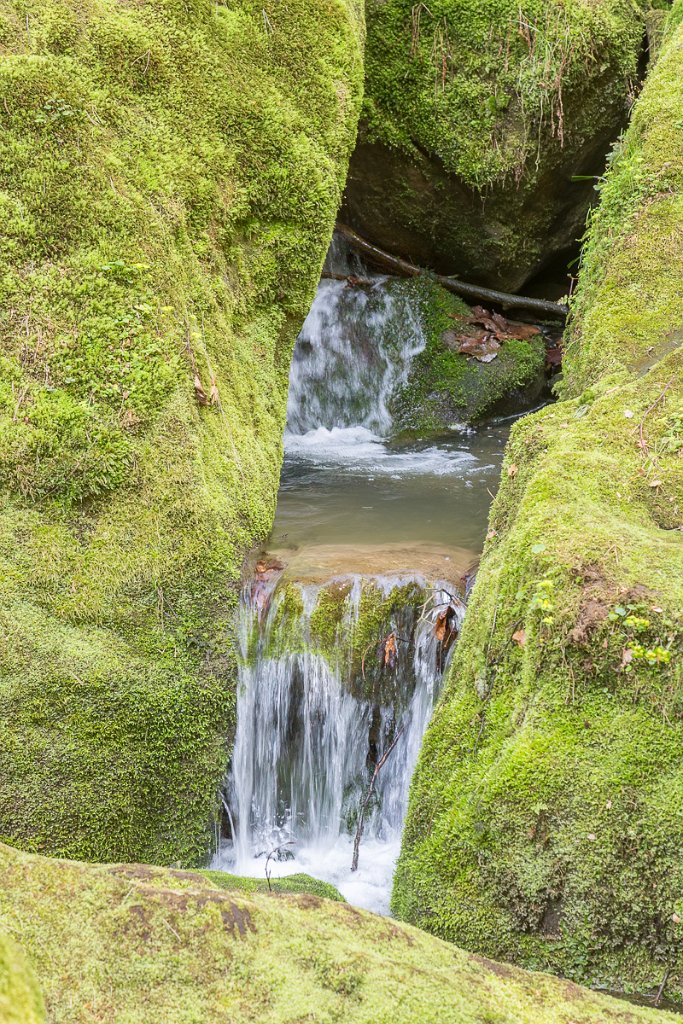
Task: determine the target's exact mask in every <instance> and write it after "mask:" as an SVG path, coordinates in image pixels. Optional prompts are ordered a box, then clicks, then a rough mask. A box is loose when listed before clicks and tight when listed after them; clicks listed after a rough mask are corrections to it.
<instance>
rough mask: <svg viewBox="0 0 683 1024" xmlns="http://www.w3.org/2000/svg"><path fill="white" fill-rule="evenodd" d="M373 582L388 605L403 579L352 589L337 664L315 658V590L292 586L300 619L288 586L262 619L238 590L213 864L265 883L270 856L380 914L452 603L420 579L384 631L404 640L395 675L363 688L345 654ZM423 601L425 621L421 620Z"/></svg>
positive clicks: (250, 595) (270, 600) (257, 599)
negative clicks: (235, 688)
mask: <svg viewBox="0 0 683 1024" xmlns="http://www.w3.org/2000/svg"><path fill="white" fill-rule="evenodd" d="M368 585H370V586H373V587H375V588H381V590H382V591H383V592H384V594H385V595H387V596H390V595H391V593H392V590H393V589H394V588H398V587H405V586H406V579H405V578H402V579H390V578H387V579H374V580H372V581H368V580H367V579H366V580H362V579H361V578H356V579H354V581H353V583H352V585H351V586H350V589H349V591H348V594H347V595H346V596H345V597H344V598H343V605H344V606H343V616H342V619H341V622H340V625H339V627H338V634H337V635H338V638H339V641H340V643H339V646H338V649H337V653H336V655H335V657H334V659H330V658H329V657H325V656H324V655H323V654H322V653H320V652H319V651H317V650H315V645H314V644H313V643H312V642H311V639H310V632H311V616H312V615H313V613H314V611H315V608H316V605H317V601H318V597H319V594H320V591H321V588H320V587H318V586H313V585H306V586H301V587H300V592H301V597H302V599H303V610H302V611H297V613H296V615H293V613H292V612H287V610H286V609H283V601H284V599H285V596H286V595H287V593H288V591H287V589H286V588H284V589H281V590H278V589H277V588H275V590H274V593H273V594H271V595H268V596H267V598H266V601H265V604H266V608H267V610H266V611H265V613H264V612H263V607H264V595H263V592H262V590H261V589H259V590H258V591H257V593H256V594H254V592H253V591H252V590H251V589H250V588H247V590H246V591H245V594H244V599H243V601H242V616H241V641H242V659H241V668H240V687H239V695H238V707H237V720H238V726H237V735H236V739H235V748H234V754H233V760H232V769H231V774H230V780H229V786H228V801H229V808H230V820H231V823H232V827H233V830H234V835H233V842H232V844H231V845H229V846H227V847H226V848H225V849H224V850H223V851H222V853H221V854H220V855H219V858H218V865H217V866H221V867H228V868H229V870H231V871H235V872H237V873H239V874H248V875H260V876H261V877H263V874H264V870H265V859H266V857H267V856H268V854H272V853H273V852H274V851H276V856H277V857H282V856H283V855H286V856H287V857H291V858H292V859H287V860H278V861H277V862H276V864H275V870H274V872H273V873H274V874H288V873H291V872H292V871H302V870H303V871H308V872H309V873H311V874H313V875H315V876H317V877H320V878H323V879H325V880H327V881H331V882H333V883H334V884H336V885H337V886H338V887H339V888H340V890H341V892H342V893H343V894H344V895H346V896H347V897H348V898H349V899H351V900H352V901H353V902H356V903H358V904H359V905H363V906H367V907H369V908H370V909H374V910H379V911H383V912H386V910H387V909H388V899H389V887H390V881H391V875H392V872H393V866H394V862H395V858H396V856H397V855H398V847H399V840H400V834H401V829H402V826H403V820H404V817H405V813H406V810H407V803H408V787H409V782H410V778H411V775H412V771H413V768H414V766H415V763H416V761H417V756H418V751H419V747H420V743H421V741H422V737H423V735H424V731H425V729H426V727H427V723H428V721H429V717H430V715H431V712H432V708H433V705H434V701H435V699H436V696H437V692H438V689H439V685H440V679H441V669H442V668H443V665H442V659H441V657H440V654H439V643H438V640H437V639H436V636H435V630H434V623H435V619H436V615H437V614H438V612H439V610H442V609H443V608H444V607H447V606H448V604H449V603H450V601H451V597H450V595H448V594H447V593H446V592H445V591H442V590H440V589H439V588H436V590H435V589H434V588H429V587H427V585H426V584H425V582H424V581H420V586H419V589H418V588H416V599H415V602H414V604H413V605H412V606H411V605H407V606H406V607H405V608H402V609H401V611H400V612H397V613H396V614H395V615H394V616H392V621H391V622H387V623H385V626H386V628H387V629H388V630H389V629H392V628H393V629H394V630H395V631H396V635H397V637H399V641H398V645H397V646H398V650H397V659H396V664H395V665H394V666H393V667H388V666H382V667H381V668H380V669H379V672H380V676H376V678H375V679H374V682H373V683H372V686H370V683H369V681H368V680H365V679H364V678H363V674H364V673H363V671H362V670H361V673H360V674H359V673H358V668H357V667H356V669H355V670H354V669H353V668H352V666H351V665H350V664H349V661H348V645H345V643H344V637H349V636H352V634H353V631H354V629H355V628H356V626H357V624H358V619H359V614H360V608H361V600H362V593H363V587H367V586H368ZM290 586H291V585H290ZM418 595H421V597H418ZM425 595H426V597H427V598H428V599H429V607H430V611H429V612H428V613H427V615H426V616H424V617H421V616H420V614H419V605H420V603H421V601H423V600H425ZM460 615H461V610H460V608H459V606H458V610H457V615H456V617H457V618H459V617H460ZM376 671H377V670H376ZM354 672H355V674H354ZM378 687H379V692H376V691H377V689H378ZM369 688H371V689H372V690H373V692H372V694H370V693H368V689H369ZM397 736H398V737H399V738H398V741H397V742H396V744H395V747H394V748H393V749H391V753H390V754H389V756H388V757H387V760H386V763H385V764H384V766H383V768H382V770H381V771H380V772H379V774H378V776H377V780H376V785H375V791H374V796H373V799H372V801H371V802H370V805H369V812H368V813H367V815H366V820H365V829H364V833H363V842H362V844H361V855H360V867H359V871H358V872H357V873H355V874H352V872H351V859H352V846H353V837H354V833H355V829H356V820H357V815H358V811H359V807H360V805H361V803H362V801H363V799H364V796H365V794H366V792H367V787H368V783H369V779H370V777H371V775H372V770H373V768H374V765H375V764H376V763H377V762H378V761H379V760H380V759H381V757H382V756H383V755H384V753H385V752H387V751H388V750H389V748H390V746H391V744H392V742H393V741H394V739H395V738H396V737H397ZM271 867H272V863H271Z"/></svg>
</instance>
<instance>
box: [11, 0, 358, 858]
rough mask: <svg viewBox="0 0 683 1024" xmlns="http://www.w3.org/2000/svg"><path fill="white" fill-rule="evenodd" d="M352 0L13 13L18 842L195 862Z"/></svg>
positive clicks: (322, 185)
mask: <svg viewBox="0 0 683 1024" xmlns="http://www.w3.org/2000/svg"><path fill="white" fill-rule="evenodd" d="M362 35H363V26H362V18H361V13H360V10H359V8H358V4H357V3H356V0H305V2H304V0H293V2H288V3H287V4H286V5H268V4H266V5H265V7H264V5H263V3H258V4H257V3H253V2H251V0H237V2H234V3H230V4H228V5H225V4H222V5H221V4H216V3H214V2H213V0H149V2H145V3H144V4H133V5H129V4H121V3H119V2H118V0H78V2H76V0H0V123H1V124H0V129H1V130H0V211H1V216H2V235H1V237H0V835H4V836H6V837H10V838H11V839H12V840H13V841H14V842H16V843H18V844H21V845H24V846H26V847H29V848H32V849H35V850H41V851H46V852H51V853H55V854H63V855H70V856H77V857H82V858H92V859H100V860H102V859H129V860H154V861H157V862H161V863H171V862H175V861H181V862H193V861H197V860H198V859H200V858H201V857H202V856H203V854H204V852H205V850H206V848H207V845H208V843H209V841H210V837H211V819H212V813H213V805H214V799H215V793H216V789H217V783H218V781H219V779H220V777H221V774H222V771H223V768H224V763H225V759H226V752H225V743H226V737H228V736H229V734H230V729H231V727H232V724H233V705H234V693H233V691H234V673H233V661H234V655H233V645H232V640H231V616H232V611H233V608H234V603H235V600H236V596H235V595H236V590H235V585H236V582H237V581H238V578H239V573H240V566H241V561H242V557H243V553H244V551H245V549H246V548H247V547H248V546H249V545H250V544H251V543H253V541H254V540H255V539H256V538H260V537H263V536H264V535H265V534H266V533H267V531H268V529H269V527H270V523H271V519H272V514H273V510H274V505H275V496H276V490H277V484H278V476H279V467H280V461H281V436H282V429H283V424H284V416H285V403H286V393H287V377H288V368H289V362H290V355H291V349H292V346H293V343H294V340H295V337H296V334H297V331H298V329H299V327H300V324H301V322H302V320H303V317H304V316H305V314H306V312H307V309H308V306H309V305H310V301H311V298H312V296H313V294H314V289H315V286H316V283H317V280H318V277H319V273H320V269H321V265H322V261H323V258H324V254H325V251H326V248H327V245H328V243H329V239H330V237H331V232H332V227H333V222H334V216H335V212H336V209H337V206H338V203H339V198H340V194H341V189H342V186H343V183H344V180H345V176H346V169H347V162H348V157H349V153H350V151H351V148H352V146H353V142H354V139H355V132H356V123H357V115H358V107H359V103H360V93H361V88H362Z"/></svg>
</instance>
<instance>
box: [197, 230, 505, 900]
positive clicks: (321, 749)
mask: <svg viewBox="0 0 683 1024" xmlns="http://www.w3.org/2000/svg"><path fill="white" fill-rule="evenodd" d="M353 259H354V258H353V257H351V256H350V255H349V253H348V252H347V251H345V250H344V247H343V245H341V244H340V243H339V240H335V242H334V243H333V246H332V248H331V250H330V253H329V255H328V263H327V268H328V271H329V272H331V273H337V274H340V273H341V274H344V275H349V273H350V274H352V275H353V274H356V275H358V276H361V277H363V278H364V279H367V278H368V273H367V271H365V270H364V269H363V268H362V267H361V266H360V265H359V264H358V263H357V262H356V263H354V262H353ZM421 294H422V293H421V291H420V288H419V286H418V284H417V283H416V282H415V281H397V280H392V279H389V278H385V277H379V276H378V277H374V278H372V279H371V280H370V283H369V284H368V283H364V284H363V285H362V286H361V285H355V284H353V283H351V284H349V283H348V282H347V281H346V280H341V281H340V280H334V279H329V278H327V279H323V280H322V281H321V283H320V286H319V288H318V293H317V296H316V298H315V301H314V303H313V306H312V308H311V311H310V313H309V316H308V318H307V319H306V322H305V324H304V326H303V329H302V331H301V335H300V337H299V339H298V342H297V345H296V349H295V352H294V357H293V362H292V367H291V373H290V389H289V400H288V411H287V427H286V432H285V465H284V469H283V475H282V479H281V490H280V499H279V502H278V513H277V516H276V525H275V530H274V533H273V538H271V542H272V541H273V540H274V541H275V551H276V554H277V559H281V560H282V561H283V562H285V563H286V564H287V568H286V569H285V570H284V572H279V573H275V574H274V575H273V574H269V573H266V575H265V577H264V576H263V574H261V578H256V579H255V580H252V581H249V582H248V583H247V585H246V586H245V588H244V591H243V594H242V598H241V603H240V621H239V631H240V642H241V654H240V663H239V688H238V697H237V733H236V738H235V745H234V750H233V756H232V761H231V765H230V770H229V777H228V779H227V782H226V787H225V805H226V807H227V814H226V827H225V837H224V842H223V845H222V846H221V848H220V850H219V851H218V853H217V855H216V859H215V862H214V866H216V867H218V868H223V869H225V870H229V871H233V872H236V873H238V874H244V875H252V876H255V877H261V878H263V877H264V875H265V870H266V865H268V870H269V871H272V873H273V874H280V875H282V874H290V873H294V872H306V873H308V874H311V875H314V876H316V877H318V878H322V879H323V880H326V881H329V882H332V883H333V884H334V885H336V886H337V887H338V888H339V889H340V891H341V892H342V895H344V896H345V897H346V898H347V899H349V900H350V902H352V903H355V904H357V905H360V906H364V907H367V908H369V909H373V910H376V911H380V912H384V913H386V912H387V911H388V905H389V893H390V889H391V880H392V876H393V871H394V867H395V862H396V858H397V856H398V852H399V846H400V836H401V831H402V828H403V822H404V817H405V814H406V811H407V804H408V790H409V786H410V780H411V776H412V773H413V769H414V766H415V764H416V762H417V757H418V752H419V748H420V744H421V742H422V738H423V736H424V733H425V730H426V728H427V724H428V722H429V718H430V716H431V713H432V710H433V707H434V702H435V700H436V697H437V695H438V692H439V689H440V685H441V678H442V673H443V669H444V661H445V660H446V656H447V653H448V652H447V650H446V649H445V648H444V646H443V643H442V640H441V639H439V637H438V636H437V628H436V627H437V618H438V616H439V614H441V613H443V612H444V611H446V610H447V609H448V608H449V607H453V609H454V611H453V625H454V626H456V627H457V628H459V622H460V620H461V618H462V615H463V607H462V603H461V602H460V601H459V599H458V598H457V597H454V596H452V593H453V590H454V588H453V586H452V585H451V584H449V583H447V582H446V579H447V578H448V576H449V573H451V572H452V574H453V575H452V576H451V578H453V577H454V578H455V579H459V578H460V575H461V573H462V571H464V568H465V567H466V566H467V565H469V564H471V558H470V557H469V553H470V552H471V551H473V550H474V549H475V548H476V547H477V546H478V545H479V543H480V540H479V532H481V530H483V529H485V525H484V524H485V510H486V508H487V507H488V501H489V491H488V489H487V476H486V474H489V473H491V472H497V467H496V465H495V463H494V464H493V465H491V460H490V458H489V453H490V451H491V448H492V445H497V443H498V442H497V441H495V440H494V441H493V442H492V441H490V440H489V441H486V440H482V441H481V442H480V448H481V450H480V452H479V455H475V454H473V452H472V451H471V450H470V443H469V442H468V443H464V442H463V437H462V435H458V436H457V437H454V438H452V439H450V440H449V439H445V440H443V441H440V442H432V441H428V442H424V443H420V442H411V443H410V444H407V443H402V444H400V443H397V442H396V441H395V440H392V430H393V428H392V420H391V405H392V402H391V399H392V395H393V394H394V393H397V392H398V391H399V390H400V388H401V387H402V386H403V385H404V384H405V382H406V381H407V379H408V375H409V371H410V367H411V361H412V360H413V359H414V358H415V357H416V355H417V354H419V353H420V352H422V351H423V350H424V348H425V345H426V335H425V331H424V329H423V322H422V321H423V314H424V310H423V309H422V306H421V303H422V299H421V297H420V296H421ZM487 446H488V447H487ZM482 456H483V457H482ZM500 457H501V456H500V455H499V454H498V455H496V459H498V460H499V459H500ZM454 503H456V504H457V507H458V509H459V519H458V522H460V523H461V526H460V528H459V532H457V533H456V532H455V531H454V529H453V514H452V510H453V507H454ZM482 511H483V512H484V514H483V515H482V514H481V512H482ZM474 513H476V514H474ZM470 523H476V526H475V527H474V528H473V529H470V528H469V524H470ZM468 531H469V532H468ZM459 565H460V566H461V568H460V569H459V570H458V568H457V567H458V566H459ZM321 567H322V568H321ZM408 569H410V570H411V571H410V572H408ZM382 572H384V573H385V575H378V573H382ZM257 577H258V574H257ZM440 577H441V578H440ZM313 580H315V581H316V582H315V583H314V582H311V581H313ZM434 580H436V582H434ZM430 581H431V582H430ZM449 591H450V592H449ZM439 636H441V633H440V632H439ZM390 638H392V639H391V642H389V640H390ZM394 645H395V647H394ZM385 755H387V756H386V760H385V762H384V763H383V764H382V767H381V770H380V771H379V773H378V774H377V775H376V778H375V783H374V791H373V792H372V793H371V796H370V797H369V799H367V802H366V797H367V796H368V794H369V793H370V789H369V787H370V784H371V780H372V778H373V773H374V772H375V769H376V766H378V765H379V763H380V761H381V760H382V758H383V757H384V756H385ZM361 809H362V811H363V820H364V831H363V837H362V842H361V845H360V861H359V869H358V871H357V872H352V871H351V862H352V856H353V845H354V836H355V833H356V828H357V823H358V820H359V814H360V813H361Z"/></svg>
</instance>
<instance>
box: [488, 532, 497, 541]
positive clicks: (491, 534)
mask: <svg viewBox="0 0 683 1024" xmlns="http://www.w3.org/2000/svg"><path fill="white" fill-rule="evenodd" d="M497 536H498V531H497V530H489V532H488V533H487V534H486V539H487V540H493V538H494V537H497Z"/></svg>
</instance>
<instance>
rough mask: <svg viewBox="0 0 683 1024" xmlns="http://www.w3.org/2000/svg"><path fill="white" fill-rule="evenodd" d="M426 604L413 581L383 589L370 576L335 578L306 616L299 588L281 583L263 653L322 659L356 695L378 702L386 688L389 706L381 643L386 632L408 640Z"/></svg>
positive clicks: (422, 591) (393, 696)
mask: <svg viewBox="0 0 683 1024" xmlns="http://www.w3.org/2000/svg"><path fill="white" fill-rule="evenodd" d="M425 600H426V592H425V585H424V583H420V582H417V581H414V580H407V581H405V582H401V581H393V583H392V586H391V587H385V586H383V585H382V581H381V580H379V581H378V580H377V579H375V578H373V577H353V578H351V577H339V578H337V579H333V580H331V581H330V582H328V583H326V584H323V585H322V586H320V587H319V589H318V592H317V594H315V600H314V603H313V606H312V607H311V608H310V609H308V610H306V611H305V610H304V600H303V595H302V589H301V585H300V584H298V583H296V582H293V581H287V580H285V581H283V582H282V583H281V584H280V586H279V587H278V590H277V591H276V595H275V598H274V601H275V605H274V615H273V617H272V624H271V625H269V626H268V628H267V630H266V635H265V640H264V642H265V648H264V649H262V651H261V653H262V654H264V653H265V654H266V655H267V656H271V657H282V656H283V655H287V654H293V653H302V652H303V651H309V652H311V653H314V654H319V655H322V657H324V658H325V659H326V660H327V662H328V663H329V664H330V665H331V666H335V667H338V668H339V670H340V672H341V674H342V678H343V679H344V680H346V683H347V685H348V686H350V687H351V688H352V689H353V690H354V692H356V693H357V694H358V695H359V696H360V695H364V696H366V697H367V698H368V699H370V698H372V697H373V696H374V697H375V698H376V699H379V698H380V695H381V693H383V692H384V689H383V688H385V687H389V688H390V690H391V696H390V698H389V702H390V703H395V701H396V699H397V695H396V694H395V693H394V692H393V691H394V688H395V686H396V681H395V680H394V679H393V677H392V678H389V676H390V674H388V673H386V672H385V671H384V670H383V661H382V651H383V641H385V640H386V637H387V636H388V635H389V634H390V633H396V634H398V635H400V636H404V637H408V636H412V634H413V631H414V628H415V620H416V617H417V614H418V611H419V608H420V607H421V605H423V604H424V602H425ZM255 652H256V649H255V648H254V649H253V653H255ZM386 695H387V694H386V692H384V696H386Z"/></svg>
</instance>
